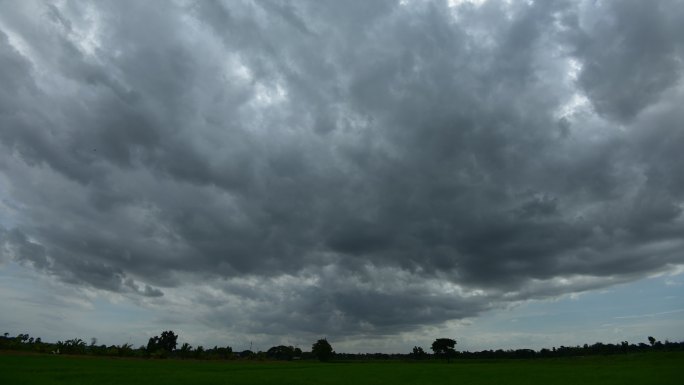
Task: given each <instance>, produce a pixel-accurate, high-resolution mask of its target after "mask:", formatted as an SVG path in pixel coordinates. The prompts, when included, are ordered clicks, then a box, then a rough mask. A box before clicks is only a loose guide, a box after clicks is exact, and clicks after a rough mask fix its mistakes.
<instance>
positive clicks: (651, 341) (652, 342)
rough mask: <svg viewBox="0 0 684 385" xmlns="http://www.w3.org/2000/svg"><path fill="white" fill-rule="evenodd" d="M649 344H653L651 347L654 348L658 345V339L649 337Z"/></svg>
mask: <svg viewBox="0 0 684 385" xmlns="http://www.w3.org/2000/svg"><path fill="white" fill-rule="evenodd" d="M648 342H649V343H650V344H651V346H653V345H655V343H656V339H655V338H653V337H651V336H648Z"/></svg>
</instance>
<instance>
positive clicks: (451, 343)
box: [431, 338, 456, 360]
mask: <svg viewBox="0 0 684 385" xmlns="http://www.w3.org/2000/svg"><path fill="white" fill-rule="evenodd" d="M455 346H456V340H452V339H451V338H437V339H436V340H435V342H433V343H432V347H431V349H432V351H433V352H435V355H436V356H440V357H444V358H446V359H447V360H448V359H449V358H451V357H453V356H454V355H455V354H456V350H455V349H454V347H455Z"/></svg>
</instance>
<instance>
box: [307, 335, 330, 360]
mask: <svg viewBox="0 0 684 385" xmlns="http://www.w3.org/2000/svg"><path fill="white" fill-rule="evenodd" d="M311 353H312V354H313V355H314V357H316V358H318V360H319V361H323V362H325V361H330V359H331V358H332V356H333V355H334V354H335V352H334V351H333V348H332V346H331V345H330V343H329V342H328V340H327V339H325V338H323V339H320V340H318V341H316V343H315V344H313V345H312V346H311Z"/></svg>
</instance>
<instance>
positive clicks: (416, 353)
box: [411, 346, 425, 360]
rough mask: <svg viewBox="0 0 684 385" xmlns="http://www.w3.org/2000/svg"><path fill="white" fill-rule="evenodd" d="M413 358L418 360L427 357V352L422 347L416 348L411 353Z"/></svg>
mask: <svg viewBox="0 0 684 385" xmlns="http://www.w3.org/2000/svg"><path fill="white" fill-rule="evenodd" d="M411 356H413V358H415V359H417V360H419V359H422V358H423V357H425V350H423V348H421V347H420V346H414V347H413V350H412V351H411Z"/></svg>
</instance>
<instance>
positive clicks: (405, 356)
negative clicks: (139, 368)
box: [0, 330, 684, 362]
mask: <svg viewBox="0 0 684 385" xmlns="http://www.w3.org/2000/svg"><path fill="white" fill-rule="evenodd" d="M177 341H178V335H177V334H176V333H174V332H173V331H171V330H167V331H163V332H162V333H161V334H160V335H158V336H153V337H150V339H149V340H148V343H147V345H143V346H140V347H137V348H134V347H133V345H131V344H128V343H126V344H121V345H109V346H107V345H104V344H98V343H97V339H96V338H92V339H91V340H90V343H89V344H88V343H86V342H85V341H84V340H82V339H80V338H74V339H69V340H65V341H58V342H56V343H51V342H44V341H43V340H42V339H41V338H40V337H38V338H34V337H31V336H30V335H29V334H18V335H17V336H15V337H10V335H9V333H4V335H2V336H0V350H14V351H31V352H37V353H45V354H74V355H92V356H110V357H139V358H160V359H161V358H176V359H201V360H263V361H265V360H279V361H293V360H319V361H323V362H325V361H331V360H338V361H339V360H341V361H347V360H437V359H438V360H447V361H450V360H453V359H491V358H493V359H504V358H514V359H526V358H545V357H571V356H588V355H609V354H625V353H637V352H648V351H684V342H670V341H667V340H666V341H665V342H661V341H658V340H656V339H655V338H654V337H651V336H649V337H648V338H647V341H648V343H644V342H641V343H637V344H630V343H629V342H627V341H622V342H621V343H619V344H604V343H601V342H596V343H594V344H592V345H588V344H584V345H583V346H579V345H577V346H560V347H558V348H556V347H553V348H550V349H547V348H544V349H541V350H533V349H515V350H502V349H499V350H482V351H478V352H469V351H457V350H456V348H455V347H456V344H457V342H456V340H454V339H451V338H437V339H435V341H434V342H433V343H432V345H431V346H430V350H431V351H432V353H429V352H427V351H425V350H424V349H423V348H422V347H420V346H414V347H413V349H412V350H411V352H407V353H396V354H386V353H335V351H334V350H333V347H332V345H331V344H330V343H329V342H328V340H327V339H325V338H321V339H319V340H317V341H316V342H314V343H313V344H312V346H311V350H310V351H302V349H300V348H298V347H293V346H287V345H278V346H273V347H271V348H269V349H268V350H266V351H257V352H253V351H251V350H243V351H233V348H232V347H230V346H222V347H219V346H214V347H213V348H210V347H208V348H205V347H203V346H201V345H200V346H197V347H193V346H191V345H190V344H188V343H184V344H182V345H181V346H180V347H179V346H178V342H177Z"/></svg>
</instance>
